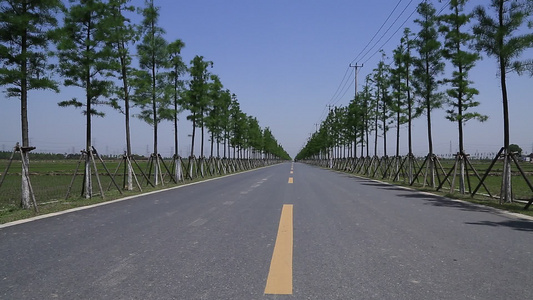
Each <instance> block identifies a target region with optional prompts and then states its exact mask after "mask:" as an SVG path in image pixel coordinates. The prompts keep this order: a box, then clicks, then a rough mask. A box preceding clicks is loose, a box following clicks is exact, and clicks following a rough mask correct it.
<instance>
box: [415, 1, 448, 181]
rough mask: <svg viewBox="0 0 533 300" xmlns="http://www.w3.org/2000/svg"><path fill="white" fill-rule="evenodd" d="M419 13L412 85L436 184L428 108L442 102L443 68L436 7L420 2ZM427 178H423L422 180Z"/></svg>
mask: <svg viewBox="0 0 533 300" xmlns="http://www.w3.org/2000/svg"><path fill="white" fill-rule="evenodd" d="M417 12H418V14H419V15H420V18H419V19H416V20H415V23H417V24H419V25H420V28H421V29H420V32H419V34H418V38H417V39H416V40H415V47H416V49H417V51H418V54H419V58H418V59H416V60H415V62H414V65H415V67H414V70H413V77H414V78H413V79H414V82H413V86H414V89H415V93H416V94H417V96H418V97H419V98H420V108H421V109H423V110H424V111H425V113H426V118H427V132H428V149H429V151H428V156H427V158H426V163H427V168H428V170H429V176H430V179H429V180H430V185H431V186H432V187H435V163H436V161H435V160H436V157H435V155H434V153H433V137H432V130H431V111H432V110H433V109H434V108H438V107H440V106H441V105H442V102H443V94H442V93H440V92H438V87H439V84H440V82H439V81H438V80H437V76H438V75H440V74H442V73H443V71H444V63H443V62H442V52H441V43H440V42H439V41H438V32H437V16H436V14H435V12H436V10H435V8H434V7H433V5H432V4H431V3H428V2H421V3H420V4H419V5H418V7H417ZM425 182H426V181H425V180H424V183H425Z"/></svg>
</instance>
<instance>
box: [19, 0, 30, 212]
mask: <svg viewBox="0 0 533 300" xmlns="http://www.w3.org/2000/svg"><path fill="white" fill-rule="evenodd" d="M22 7H23V8H22V10H23V13H26V12H27V3H26V2H23V4H22ZM27 46H28V42H27V30H25V31H24V32H23V33H22V40H21V55H22V57H26V53H27ZM20 69H21V73H22V74H21V75H22V78H21V81H20V117H21V126H22V150H21V151H20V153H21V155H22V160H23V161H26V162H27V164H26V167H27V168H25V167H24V164H22V172H21V174H22V187H21V188H22V193H21V197H20V206H21V207H22V208H24V209H29V208H30V207H31V195H30V182H29V180H28V179H29V174H28V173H29V162H30V156H29V152H27V151H26V150H25V148H27V147H29V146H30V140H29V134H28V132H29V129H28V80H27V76H28V66H27V60H26V59H24V60H23V61H22V63H21V66H20Z"/></svg>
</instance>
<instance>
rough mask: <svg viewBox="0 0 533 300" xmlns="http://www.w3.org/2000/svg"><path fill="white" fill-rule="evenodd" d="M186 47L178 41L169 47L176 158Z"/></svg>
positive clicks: (176, 153) (185, 68) (169, 74)
mask: <svg viewBox="0 0 533 300" xmlns="http://www.w3.org/2000/svg"><path fill="white" fill-rule="evenodd" d="M183 47H185V43H184V42H183V41H182V40H180V39H177V40H175V41H174V42H172V43H170V44H169V45H168V55H169V63H170V69H171V71H170V72H169V73H168V76H169V80H170V84H171V86H172V91H171V98H172V104H173V106H174V110H173V111H172V119H173V122H174V151H175V154H174V156H175V157H178V149H179V148H178V146H179V145H178V114H179V113H180V112H181V111H182V108H181V107H179V97H180V94H181V92H182V89H183V80H182V79H180V78H181V76H182V75H183V74H184V73H185V72H186V71H187V66H186V65H185V63H184V62H183V60H182V59H181V49H183Z"/></svg>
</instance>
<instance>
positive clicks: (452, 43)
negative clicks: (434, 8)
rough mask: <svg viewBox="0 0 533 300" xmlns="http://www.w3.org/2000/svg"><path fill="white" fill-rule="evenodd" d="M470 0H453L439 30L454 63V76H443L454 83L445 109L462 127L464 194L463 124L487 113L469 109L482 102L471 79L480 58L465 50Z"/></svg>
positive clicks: (462, 152) (468, 38)
mask: <svg viewBox="0 0 533 300" xmlns="http://www.w3.org/2000/svg"><path fill="white" fill-rule="evenodd" d="M466 3H467V0H451V1H450V10H451V11H452V12H451V13H450V14H447V15H443V16H440V17H439V20H440V23H441V26H440V28H439V31H440V32H441V33H442V34H443V35H444V39H445V41H444V48H443V50H442V55H443V56H444V58H446V59H448V60H449V61H450V62H451V63H452V65H453V66H454V68H455V69H454V71H453V73H452V77H451V78H447V79H444V82H446V83H449V84H450V85H451V88H450V89H447V90H446V93H447V94H448V97H449V98H448V99H449V101H448V102H449V105H450V107H451V108H450V109H448V110H447V111H446V112H447V113H448V115H447V116H446V118H447V119H448V120H450V121H452V122H457V127H458V130H459V153H457V161H458V162H459V170H460V177H459V190H460V193H462V194H464V193H465V163H466V159H467V156H466V153H465V150H464V137H463V125H464V124H465V123H466V122H468V121H469V120H472V119H475V120H478V121H481V122H483V121H485V120H486V119H487V116H484V115H481V114H479V113H476V112H467V110H469V109H470V108H473V107H476V106H478V105H479V102H477V101H474V96H475V95H478V94H479V91H478V90H477V89H475V88H473V87H471V84H472V81H470V80H469V78H468V77H469V71H470V70H471V69H472V68H473V67H474V66H475V64H476V61H478V60H479V59H480V58H481V57H480V55H479V54H478V53H477V52H468V51H467V50H466V49H468V48H471V46H472V45H471V44H472V41H473V40H474V36H473V35H471V34H469V33H468V32H465V31H464V27H465V26H466V25H467V24H468V22H469V20H470V18H471V14H468V15H467V14H464V13H463V11H464V7H465V5H466Z"/></svg>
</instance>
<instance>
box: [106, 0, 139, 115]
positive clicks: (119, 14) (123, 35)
mask: <svg viewBox="0 0 533 300" xmlns="http://www.w3.org/2000/svg"><path fill="white" fill-rule="evenodd" d="M129 2H130V0H111V1H109V5H110V13H111V18H110V20H109V23H108V30H109V33H108V37H107V39H108V43H110V44H111V45H112V48H113V50H112V51H113V52H112V53H111V54H112V55H113V56H114V57H115V60H114V61H113V62H112V65H111V66H112V70H113V72H114V75H115V76H116V77H117V78H118V79H119V80H120V81H121V82H122V84H121V86H118V85H115V86H113V92H112V94H113V95H114V96H115V97H112V98H111V99H110V103H109V104H110V105H111V106H112V107H113V108H114V109H117V110H118V111H120V112H121V113H123V114H126V111H125V110H128V112H129V100H130V93H131V91H130V90H131V80H132V79H131V77H132V73H134V69H133V67H132V65H131V62H132V59H131V53H130V46H131V45H133V44H134V43H135V42H136V41H137V40H138V38H139V37H138V31H137V30H136V28H135V26H134V25H133V24H132V23H131V20H129V19H128V18H126V17H125V15H124V12H132V11H134V10H135V8H134V7H133V6H131V5H128V4H129ZM119 101H123V102H124V107H123V106H122V105H121V103H120V102H119ZM125 107H126V108H125Z"/></svg>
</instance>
